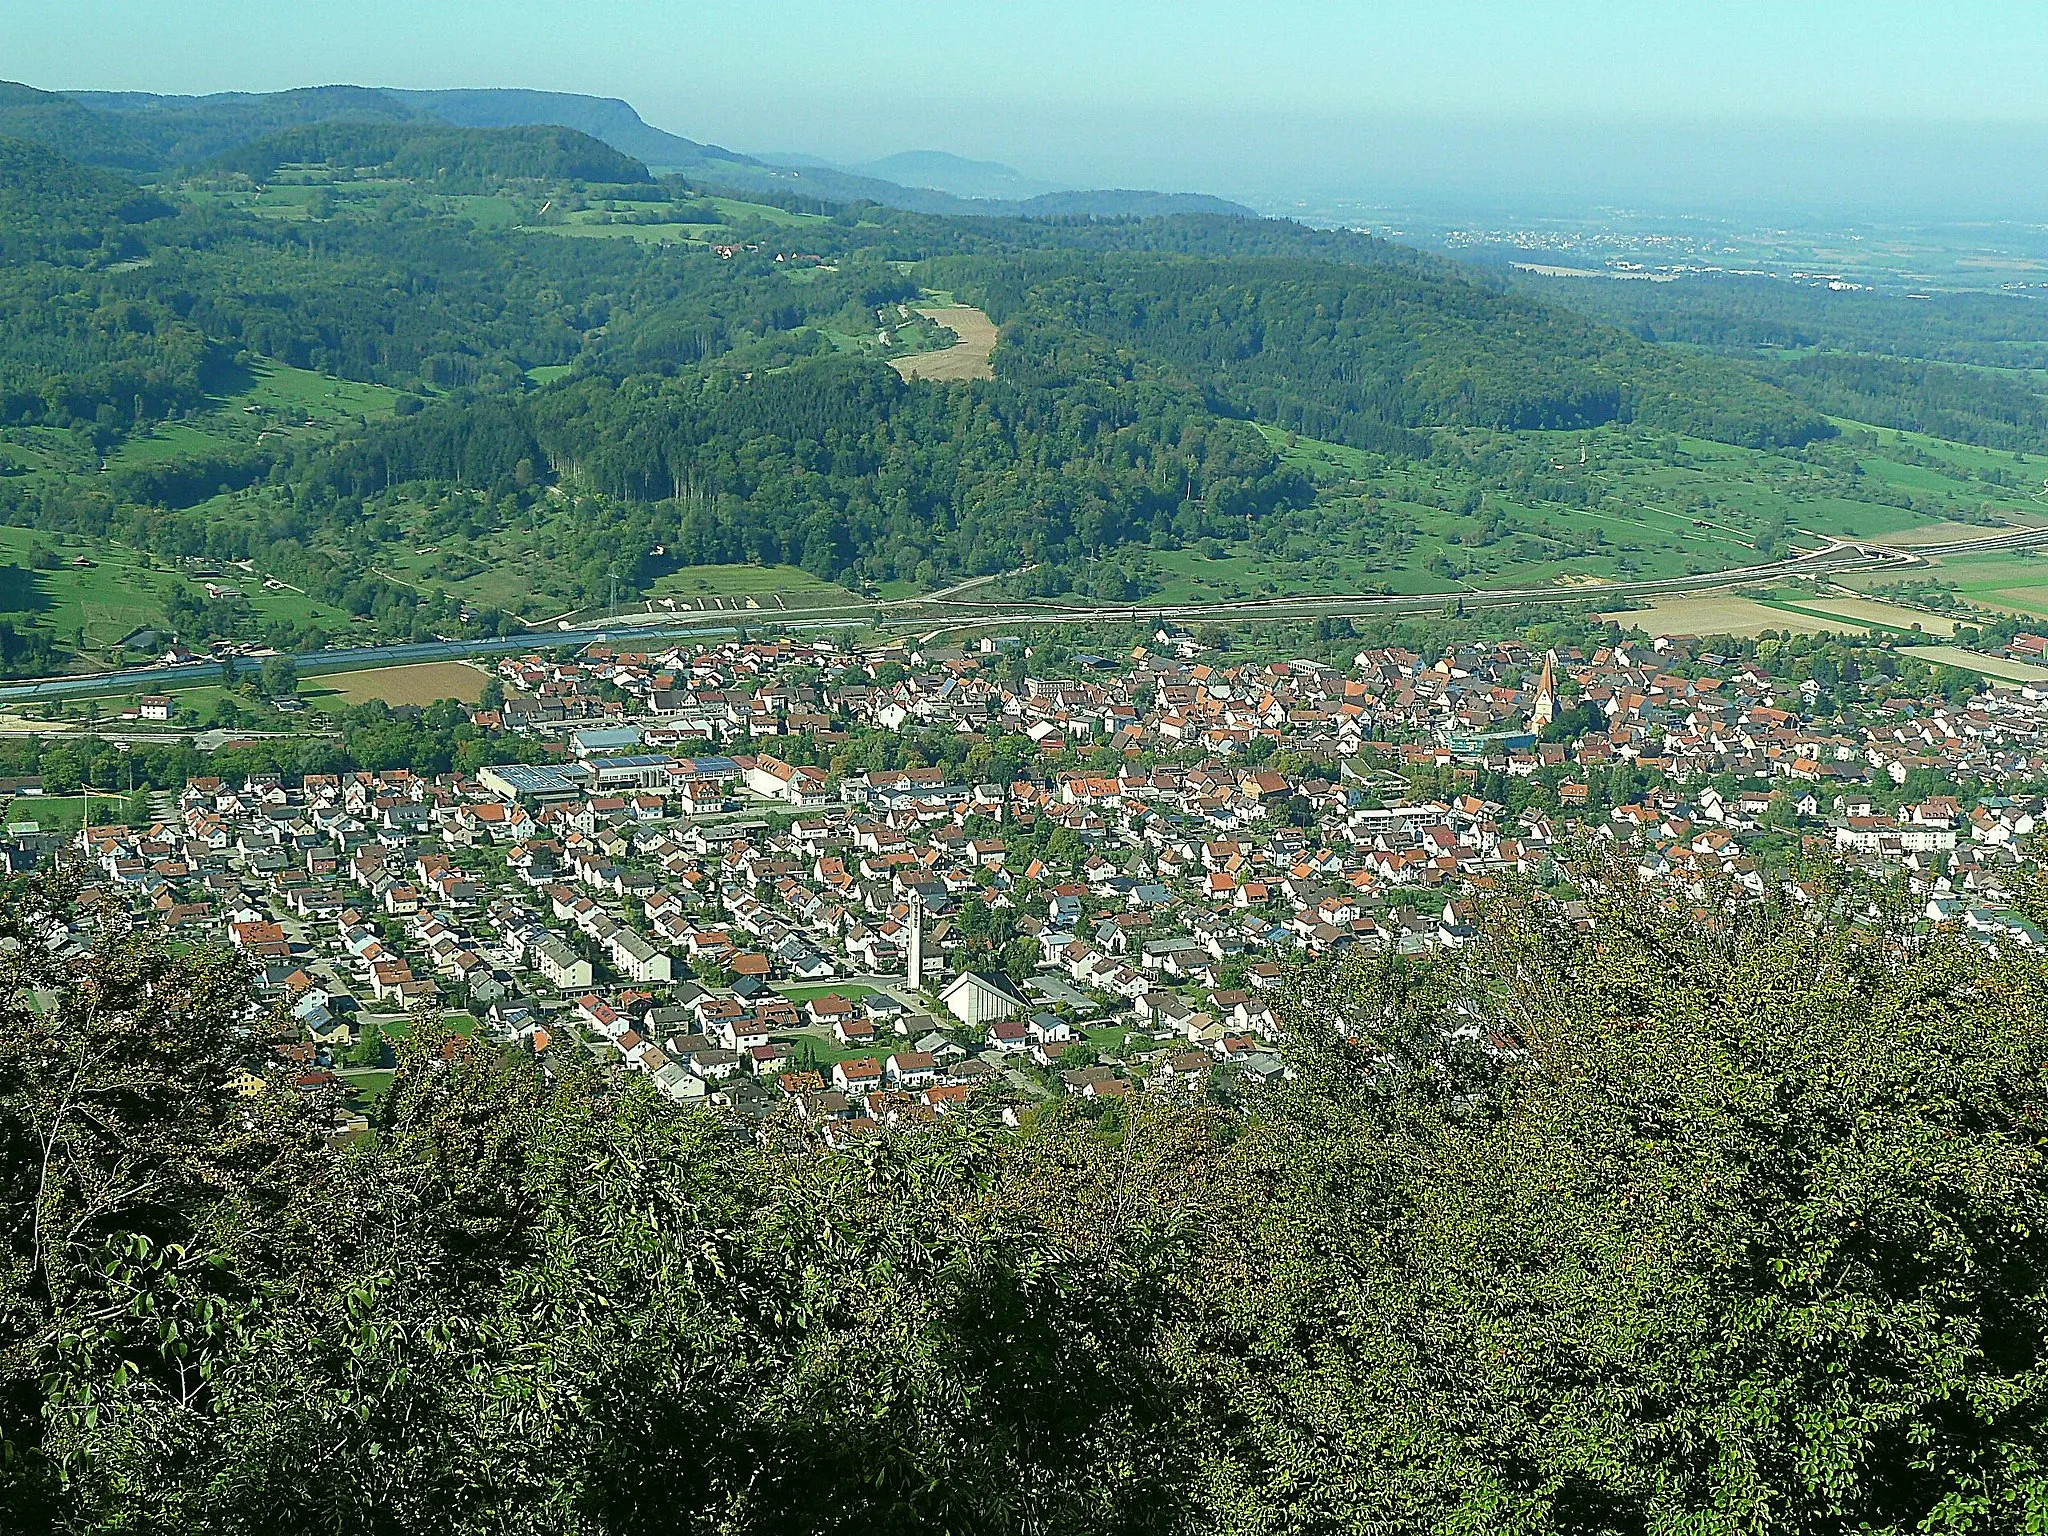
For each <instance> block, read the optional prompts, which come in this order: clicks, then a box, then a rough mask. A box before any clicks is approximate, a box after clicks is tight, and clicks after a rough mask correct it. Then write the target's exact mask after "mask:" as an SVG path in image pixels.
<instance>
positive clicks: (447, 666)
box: [307, 661, 489, 704]
mask: <svg viewBox="0 0 2048 1536" xmlns="http://www.w3.org/2000/svg"><path fill="white" fill-rule="evenodd" d="M488 676H489V674H488V673H486V672H485V671H484V670H483V669H482V668H480V667H473V666H471V665H470V664H469V663H468V662H465V661H433V662H426V663H423V664H422V665H419V666H414V667H379V668H377V669H376V670H375V671H371V672H338V673H335V674H334V675H332V676H331V677H316V678H313V679H310V680H309V682H310V684H311V686H310V687H309V688H308V689H307V692H308V693H313V692H316V691H317V692H321V693H329V694H334V695H337V696H339V697H340V698H342V699H345V700H347V701H348V702H349V703H351V704H367V703H369V702H370V701H371V700H372V699H382V700H383V701H384V702H385V703H386V704H435V703H439V702H440V701H441V700H442V699H460V700H461V701H462V702H463V703H465V704H474V703H476V701H477V700H478V699H480V698H481V697H483V691H484V683H485V681H486V679H487V678H488Z"/></svg>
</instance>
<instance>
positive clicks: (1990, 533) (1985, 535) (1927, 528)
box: [1870, 509, 2040, 549]
mask: <svg viewBox="0 0 2048 1536" xmlns="http://www.w3.org/2000/svg"><path fill="white" fill-rule="evenodd" d="M2002 515H2003V516H2004V517H2005V519H2006V521H2007V523H2008V524H2010V525H2011V526H2008V527H2004V528H1992V527H1987V526H1985V525H1984V524H1982V523H1922V524H1920V525H1919V526H1918V527H1916V528H1901V529H1899V530H1898V531H1897V532H1896V533H1887V534H1886V535H1884V536H1883V537H1882V538H1877V539H1872V540H1871V541H1870V542H1871V543H1873V544H1883V545H1886V546H1888V547H1890V548H1894V549H1914V548H1917V547H1918V546H1920V545H1922V544H1956V543H1960V542H1962V541H1963V540H1966V539H1969V540H1975V539H2000V538H2004V537H2005V536H2006V535H2008V534H2010V533H2011V532H2012V531H2013V529H2014V528H2020V527H2031V526H2033V525H2034V524H2036V523H2038V522H2039V521H2040V519H2038V518H2033V517H2022V516H2020V515H2018V514H2016V513H2015V512H2013V511H2012V510H2010V509H2006V510H2005V511H2004V512H2003V514H2002Z"/></svg>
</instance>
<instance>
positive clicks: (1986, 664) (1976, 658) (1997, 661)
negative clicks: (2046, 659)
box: [1899, 645, 2048, 683]
mask: <svg viewBox="0 0 2048 1536" xmlns="http://www.w3.org/2000/svg"><path fill="white" fill-rule="evenodd" d="M1899 649H1900V651H1901V652H1902V653H1903V654H1905V655H1907V656H1918V657H1919V658H1920V659H1921V660H1922V661H1931V662H1933V663H1935V665H1937V666H1943V667H1955V668H1956V669H1958V670H1959V671H1963V672H1975V673H1977V674H1978V675H1980V676H1982V677H1995V678H1998V679H1999V680H2001V681H2003V682H2009V683H2038V682H2042V681H2048V667H2037V666H2034V665H2032V664H2030V663H2028V662H2024V661H2008V660H2006V659H2005V658H2004V657H2003V656H1980V655H1978V654H1977V652H1975V651H1966V650H1964V649H1962V647H1960V646H1955V645H1906V646H1901V647H1900V648H1899Z"/></svg>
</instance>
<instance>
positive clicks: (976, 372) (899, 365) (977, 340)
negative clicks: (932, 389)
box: [891, 304, 996, 383]
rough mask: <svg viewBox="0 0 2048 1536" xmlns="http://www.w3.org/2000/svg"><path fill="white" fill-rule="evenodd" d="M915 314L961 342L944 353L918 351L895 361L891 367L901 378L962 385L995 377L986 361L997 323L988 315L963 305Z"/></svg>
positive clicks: (992, 343)
mask: <svg viewBox="0 0 2048 1536" xmlns="http://www.w3.org/2000/svg"><path fill="white" fill-rule="evenodd" d="M918 313H919V314H921V315H923V316H924V317H925V318H926V319H927V320H931V321H934V322H936V323H937V324H939V325H943V326H944V327H945V328H946V329H947V330H949V331H951V332H953V334H954V335H956V336H958V337H959V338H960V339H959V340H958V341H956V342H955V343H953V345H952V346H950V347H948V348H946V349H945V350H944V351H943V352H917V353H913V354H912V355H911V356H909V357H899V358H897V359H895V361H894V362H893V364H892V365H891V366H893V367H894V368H895V370H896V371H897V372H898V373H900V374H902V375H903V377H904V378H906V379H935V380H937V381H939V382H941V383H961V382H964V381H966V380H969V379H992V378H994V377H995V376H996V370H995V366H994V364H993V363H991V362H990V361H989V359H990V357H991V356H992V355H993V354H994V352H995V349H996V323H995V322H994V321H993V320H991V319H989V317H988V316H987V315H985V314H983V313H982V312H981V311H980V310H978V309H969V308H968V307H967V306H966V305H964V304H956V305H953V306H952V307H951V308H946V309H920V310H919V311H918Z"/></svg>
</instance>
